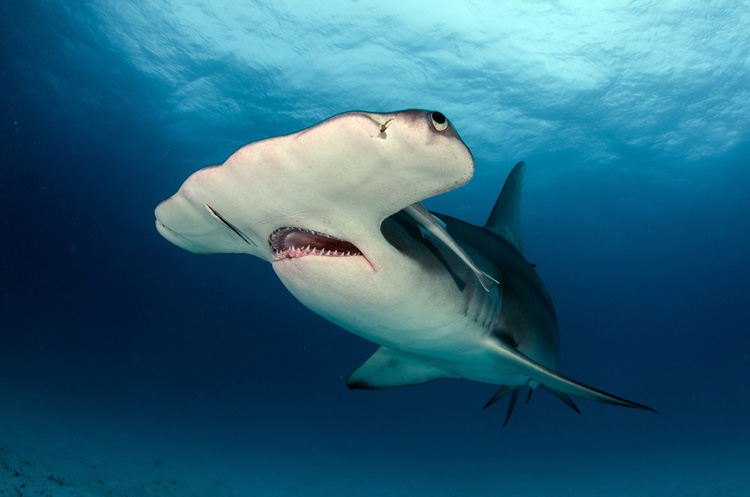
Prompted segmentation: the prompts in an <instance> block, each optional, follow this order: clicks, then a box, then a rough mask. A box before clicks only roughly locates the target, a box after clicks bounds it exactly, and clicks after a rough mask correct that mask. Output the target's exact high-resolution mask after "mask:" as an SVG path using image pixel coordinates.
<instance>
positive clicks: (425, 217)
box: [404, 202, 498, 292]
mask: <svg viewBox="0 0 750 497" xmlns="http://www.w3.org/2000/svg"><path fill="white" fill-rule="evenodd" d="M404 213H405V214H406V215H407V216H409V217H410V218H412V219H413V220H414V222H415V223H417V224H418V225H419V226H420V228H422V229H424V230H425V231H426V232H427V233H429V235H431V236H433V237H434V238H435V239H436V240H438V241H439V242H440V243H442V244H443V245H445V247H446V248H447V249H448V250H450V251H451V252H453V253H454V254H455V255H456V256H457V257H458V258H459V259H461V261H462V262H463V263H464V264H466V266H467V267H468V268H469V269H471V270H472V272H473V273H474V275H475V276H476V277H477V279H478V280H479V283H480V284H481V285H482V288H484V289H485V290H486V291H488V292H489V291H490V288H492V287H493V286H495V285H497V284H498V281H497V280H496V279H495V278H493V277H492V276H490V275H489V274H487V273H485V272H484V271H482V270H481V269H479V268H478V267H477V265H476V264H474V261H472V260H471V257H469V255H468V254H467V253H466V251H465V250H464V249H462V248H461V246H460V245H459V244H458V243H456V241H455V240H454V239H453V237H451V236H450V235H449V234H448V232H447V231H446V230H445V226H443V225H442V224H441V223H440V222H439V221H438V219H437V218H436V217H435V216H434V215H433V214H431V213H430V212H429V211H428V210H427V209H425V208H424V206H423V205H422V204H421V203H420V202H415V203H413V204H411V205H410V206H409V207H406V208H404Z"/></svg>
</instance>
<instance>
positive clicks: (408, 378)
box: [346, 347, 458, 390]
mask: <svg viewBox="0 0 750 497" xmlns="http://www.w3.org/2000/svg"><path fill="white" fill-rule="evenodd" d="M442 378H458V375H456V374H455V373H453V372H451V371H447V370H445V369H442V368H439V367H436V366H433V365H432V364H428V363H426V362H424V361H423V360H422V359H420V358H419V357H417V356H414V355H411V354H407V353H405V352H401V351H398V350H395V349H390V348H388V347H380V348H379V349H378V350H377V351H375V353H374V354H373V355H372V356H371V357H370V358H369V359H368V360H367V361H365V363H364V364H362V365H361V366H360V367H359V368H357V369H356V370H355V371H354V372H353V373H352V374H351V375H349V378H347V380H346V385H347V386H348V387H349V388H352V389H364V390H378V389H383V388H391V387H401V386H406V385H420V384H422V383H428V382H430V381H435V380H440V379H442Z"/></svg>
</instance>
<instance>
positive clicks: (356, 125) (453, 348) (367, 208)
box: [156, 110, 653, 424]
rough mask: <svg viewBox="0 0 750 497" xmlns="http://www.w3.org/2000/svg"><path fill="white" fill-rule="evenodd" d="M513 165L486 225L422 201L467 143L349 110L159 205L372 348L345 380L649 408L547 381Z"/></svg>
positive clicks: (436, 190) (207, 174)
mask: <svg viewBox="0 0 750 497" xmlns="http://www.w3.org/2000/svg"><path fill="white" fill-rule="evenodd" d="M525 167H526V166H525V164H524V163H523V162H520V163H518V164H517V165H516V166H515V167H514V168H513V170H512V171H511V172H510V175H509V176H508V179H507V180H506V182H505V186H504V187H503V189H502V192H501V193H500V196H499V198H498V200H497V202H496V204H495V206H494V208H493V210H492V212H491V214H490V216H489V219H488V221H487V223H486V224H485V225H484V226H482V227H480V226H474V225H471V224H469V223H466V222H463V221H460V220H458V219H454V218H452V217H449V216H446V215H441V214H434V213H430V212H429V211H427V210H426V209H425V208H424V207H423V206H422V205H421V202H422V201H423V200H425V199H427V198H430V197H433V196H436V195H439V194H442V193H444V192H447V191H449V190H453V189H455V188H458V187H460V186H462V185H464V184H466V183H467V182H468V181H469V180H470V179H471V178H472V176H473V173H474V160H473V157H472V154H471V152H470V151H469V148H468V147H467V146H466V144H464V142H463V141H462V140H461V138H460V137H459V135H458V133H457V132H456V130H455V129H454V127H453V125H452V124H451V123H450V121H448V119H447V118H446V117H445V116H444V115H443V114H441V113H440V112H434V111H424V110H405V111H400V112H393V113H383V114H381V113H370V112H349V113H345V114H340V115H337V116H334V117H331V118H329V119H327V120H325V121H323V122H321V123H319V124H317V125H315V126H312V127H310V128H308V129H305V130H302V131H299V132H297V133H294V134H291V135H287V136H281V137H275V138H269V139H265V140H261V141H258V142H254V143H251V144H249V145H246V146H244V147H242V148H240V149H239V150H238V151H237V152H235V153H234V154H233V155H231V156H230V157H229V158H228V159H227V160H226V162H224V164H222V165H220V166H213V167H208V168H205V169H201V170H199V171H197V172H196V173H194V174H193V175H191V176H190V177H189V178H188V179H187V180H186V181H185V182H184V184H183V185H182V186H181V187H180V189H179V190H178V191H177V193H175V194H174V195H173V196H172V197H170V198H169V199H167V200H165V201H164V202H162V203H161V204H159V206H158V207H157V208H156V228H157V229H158V231H159V233H161V234H162V235H163V236H164V237H165V238H166V239H167V240H169V241H170V242H172V243H174V244H175V245H177V246H179V247H181V248H183V249H186V250H188V251H190V252H193V253H196V254H210V253H225V252H232V253H244V254H250V255H254V256H256V257H259V258H261V259H264V260H266V261H268V262H269V263H271V266H272V267H273V270H274V271H275V272H276V274H277V276H278V277H279V279H280V280H281V281H282V283H283V284H284V285H285V286H286V288H287V289H288V290H289V291H290V292H291V293H292V294H293V295H294V296H295V297H296V298H297V299H298V300H299V301H300V302H301V303H302V304H304V305H305V306H306V307H308V308H309V309H311V310H312V311H314V312H316V313H317V314H319V315H321V316H323V317H324V318H326V319H328V320H329V321H331V322H333V323H335V324H337V325H339V326H341V327H342V328H344V329H346V330H348V331H350V332H352V333H354V334H356V335H359V336H361V337H363V338H365V339H367V340H370V341H372V342H374V343H376V344H378V345H379V346H380V347H379V348H378V349H377V351H376V352H375V353H374V354H373V355H372V356H371V357H370V358H369V359H367V360H366V361H365V362H364V364H362V365H361V366H360V367H359V368H358V369H356V370H355V371H354V372H353V373H352V374H351V375H350V376H349V378H348V379H347V385H348V386H349V387H350V388H360V389H383V388H391V387H398V386H405V385H418V384H423V383H426V382H430V381H433V380H438V379H441V378H465V379H469V380H474V381H479V382H485V383H490V384H496V385H501V386H500V388H499V390H498V391H497V393H496V394H495V395H494V396H493V397H492V398H491V399H490V401H489V402H488V403H487V405H485V407H487V406H489V405H491V404H493V403H495V402H497V401H498V400H500V399H502V398H503V397H505V396H506V395H508V394H510V395H511V397H510V403H509V407H508V411H507V414H506V418H505V424H507V422H508V420H509V419H510V415H511V413H512V412H513V408H514V406H515V404H516V400H517V397H518V393H519V389H520V388H522V387H527V388H528V389H529V392H528V397H527V400H526V401H527V402H528V399H529V398H530V397H531V393H532V391H533V390H534V389H536V388H537V387H540V388H543V389H545V390H548V391H549V392H551V393H553V394H554V395H556V396H557V397H559V398H560V399H561V400H563V401H564V402H565V403H566V404H568V405H569V406H571V407H572V408H573V409H575V410H576V411H578V412H580V411H579V410H578V408H577V407H576V405H575V404H574V403H573V401H572V399H571V398H570V397H571V396H578V397H583V398H585V399H590V400H595V401H599V402H605V403H609V404H615V405H620V406H625V407H633V408H639V409H645V410H649V411H653V409H651V408H649V407H646V406H644V405H641V404H638V403H635V402H632V401H629V400H626V399H623V398H620V397H616V396H614V395H611V394H608V393H606V392H603V391H601V390H598V389H595V388H592V387H590V386H587V385H584V384H583V383H579V382H577V381H575V380H573V379H571V378H568V377H566V376H563V375H561V374H560V373H558V372H557V371H556V368H557V362H558V352H559V336H558V328H557V318H556V315H555V309H554V306H553V304H552V300H551V298H550V295H549V294H548V292H547V290H546V289H545V287H544V284H543V283H542V281H541V279H540V278H539V276H538V275H537V274H536V270H535V269H534V266H533V265H532V264H530V263H529V262H527V261H526V260H525V259H524V257H523V254H522V250H521V237H520V200H521V184H522V180H523V175H524V170H525Z"/></svg>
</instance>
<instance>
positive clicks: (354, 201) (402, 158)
mask: <svg viewBox="0 0 750 497" xmlns="http://www.w3.org/2000/svg"><path fill="white" fill-rule="evenodd" d="M473 170H474V163H473V159H472V156H471V152H470V151H469V149H468V148H467V147H466V145H465V144H464V143H463V141H462V140H461V138H460V137H459V136H458V133H457V132H456V131H455V129H454V128H453V126H452V125H451V123H450V122H449V121H448V120H447V119H446V117H445V116H444V115H443V114H441V113H440V112H431V111H424V110H406V111H401V112H394V113H388V114H375V113H367V112H350V113H346V114H341V115H338V116H335V117H332V118H330V119H328V120H326V121H323V122H322V123H320V124H317V125H315V126H313V127H311V128H308V129H306V130H303V131H300V132H298V133H294V134H291V135H287V136H282V137H277V138H270V139H267V140H262V141H259V142H255V143H251V144H249V145H247V146H245V147H243V148H241V149H240V150H238V151H237V152H235V153H234V154H233V155H232V156H231V157H229V158H228V159H227V161H226V162H225V163H224V164H222V165H220V166H215V167H209V168H206V169H202V170H200V171H198V172H196V173H195V174H193V175H192V176H190V177H189V178H188V179H187V180H186V181H185V183H184V184H183V185H182V187H181V188H180V189H179V191H178V192H177V193H176V194H175V195H173V196H172V197H171V198H169V199H168V200H166V201H164V202H162V203H161V204H160V205H159V206H158V207H157V209H156V226H157V229H158V230H159V232H160V233H161V234H162V235H163V236H164V237H165V238H167V239H168V240H169V241H171V242H173V243H174V244H176V245H178V246H180V247H182V248H184V249H186V250H189V251H191V252H194V253H199V254H206V253H218V252H244V253H248V254H252V255H255V256H257V257H260V258H262V259H265V260H268V261H270V262H273V263H274V268H275V270H276V271H277V273H278V274H279V276H280V277H281V278H282V280H284V282H285V283H288V280H289V279H295V280H297V281H300V280H308V279H309V280H310V281H309V284H310V285H313V284H317V285H325V282H324V281H321V279H326V278H331V279H332V280H337V281H331V282H330V283H331V284H346V281H349V280H350V279H351V277H352V275H353V274H356V273H362V272H370V273H377V272H378V271H379V270H380V269H381V267H382V265H383V264H384V262H385V261H384V260H383V257H384V256H385V255H386V254H385V252H387V250H388V249H390V250H391V251H392V247H391V245H390V244H388V243H387V242H386V241H385V238H384V237H383V235H382V233H381V224H382V222H383V220H384V219H385V218H387V217H388V216H391V215H392V214H394V213H396V212H398V211H399V210H401V209H403V208H405V207H407V206H409V205H411V204H413V203H415V202H419V201H421V200H423V199H425V198H428V197H432V196H434V195H438V194H440V193H443V192H446V191H448V190H452V189H454V188H457V187H459V186H461V185H463V184H465V183H466V182H468V181H469V180H470V179H471V177H472V174H473ZM287 286H289V285H287Z"/></svg>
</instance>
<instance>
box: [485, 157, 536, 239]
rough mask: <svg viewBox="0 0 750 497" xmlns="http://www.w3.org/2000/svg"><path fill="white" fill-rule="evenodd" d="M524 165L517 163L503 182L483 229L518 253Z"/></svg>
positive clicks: (523, 163)
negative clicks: (501, 239) (503, 184)
mask: <svg viewBox="0 0 750 497" xmlns="http://www.w3.org/2000/svg"><path fill="white" fill-rule="evenodd" d="M525 171H526V163H525V162H519V163H518V164H516V165H515V167H514V168H513V170H512V171H511V172H510V174H509V175H508V179H506V180H505V186H503V191H501V192H500V196H499V197H498V198H497V202H495V207H493V208H492V213H491V214H490V218H489V219H488V220H487V224H486V225H485V228H487V229H488V230H490V231H492V232H494V233H495V234H497V235H500V236H501V237H502V238H503V239H504V240H506V241H507V242H508V243H510V244H511V245H513V246H514V247H515V248H516V250H518V252H519V253H523V251H522V250H521V187H522V184H523V174H524V172H525Z"/></svg>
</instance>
